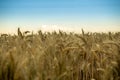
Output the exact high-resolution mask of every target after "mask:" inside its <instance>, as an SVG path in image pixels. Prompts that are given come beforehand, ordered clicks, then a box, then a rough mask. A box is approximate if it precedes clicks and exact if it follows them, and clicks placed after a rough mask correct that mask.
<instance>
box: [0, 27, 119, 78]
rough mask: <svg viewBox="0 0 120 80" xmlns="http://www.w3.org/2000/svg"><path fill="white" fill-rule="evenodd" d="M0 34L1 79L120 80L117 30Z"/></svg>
mask: <svg viewBox="0 0 120 80" xmlns="http://www.w3.org/2000/svg"><path fill="white" fill-rule="evenodd" d="M81 32H82V33H81V34H76V33H73V32H70V33H66V32H63V31H59V32H55V31H54V32H51V33H50V32H42V31H41V30H39V31H38V33H33V32H30V31H20V29H19V28H18V31H17V33H18V34H17V35H10V34H0V80H120V32H114V33H113V32H108V33H95V32H94V33H92V32H85V31H84V30H83V29H82V30H81Z"/></svg>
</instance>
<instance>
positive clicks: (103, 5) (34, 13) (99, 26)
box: [0, 0, 120, 32]
mask: <svg viewBox="0 0 120 80" xmlns="http://www.w3.org/2000/svg"><path fill="white" fill-rule="evenodd" d="M17 27H21V28H23V29H28V30H29V29H31V30H35V29H44V30H52V29H54V28H55V29H57V28H60V29H65V30H73V31H79V30H80V29H81V28H84V29H85V30H89V31H120V0H0V32H6V31H8V32H14V31H15V30H16V28H17Z"/></svg>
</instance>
